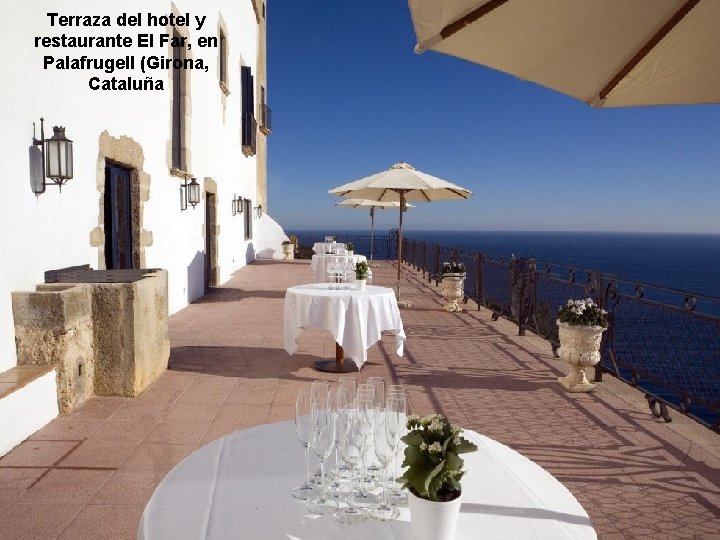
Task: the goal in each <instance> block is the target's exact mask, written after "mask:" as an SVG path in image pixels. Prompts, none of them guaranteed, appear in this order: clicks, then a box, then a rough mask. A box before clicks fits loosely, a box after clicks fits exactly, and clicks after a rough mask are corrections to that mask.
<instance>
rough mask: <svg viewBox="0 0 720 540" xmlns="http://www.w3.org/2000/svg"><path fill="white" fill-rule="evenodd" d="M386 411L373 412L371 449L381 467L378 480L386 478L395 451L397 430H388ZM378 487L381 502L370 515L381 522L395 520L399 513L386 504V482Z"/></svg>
mask: <svg viewBox="0 0 720 540" xmlns="http://www.w3.org/2000/svg"><path fill="white" fill-rule="evenodd" d="M386 411H387V409H379V410H377V411H376V412H375V415H376V418H375V426H374V429H373V448H374V449H375V456H376V457H377V458H378V461H379V462H380V465H382V469H381V476H380V478H387V470H388V465H390V462H391V461H392V460H393V458H394V457H395V450H396V449H397V444H396V443H395V440H396V439H395V435H396V434H397V430H393V429H389V427H388V422H387V420H386V418H385V417H386ZM391 414H392V411H391ZM380 485H381V488H382V501H381V502H380V504H379V505H378V506H377V507H375V508H373V509H372V511H371V512H370V515H371V516H372V517H374V518H375V519H379V520H381V521H387V520H390V519H395V518H396V517H398V515H399V514H400V512H399V511H398V509H397V508H396V507H394V506H390V505H389V504H388V502H387V485H386V482H381V483H380Z"/></svg>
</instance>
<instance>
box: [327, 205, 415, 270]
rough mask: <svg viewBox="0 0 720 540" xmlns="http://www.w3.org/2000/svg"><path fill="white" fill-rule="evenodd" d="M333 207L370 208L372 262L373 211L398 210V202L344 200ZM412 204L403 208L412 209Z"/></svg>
mask: <svg viewBox="0 0 720 540" xmlns="http://www.w3.org/2000/svg"><path fill="white" fill-rule="evenodd" d="M335 206H349V207H350V208H370V260H371V261H372V260H373V255H374V251H375V249H374V247H375V242H374V240H375V209H376V208H399V207H400V201H384V202H380V201H371V200H370V199H345V200H344V201H340V202H339V203H335ZM412 207H413V205H412V204H406V205H405V208H406V209H407V208H412Z"/></svg>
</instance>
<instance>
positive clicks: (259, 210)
mask: <svg viewBox="0 0 720 540" xmlns="http://www.w3.org/2000/svg"><path fill="white" fill-rule="evenodd" d="M254 210H255V213H256V215H257V217H258V219H260V218H261V217H262V213H263V207H262V204H258V205H257V206H256V207H255V208H254Z"/></svg>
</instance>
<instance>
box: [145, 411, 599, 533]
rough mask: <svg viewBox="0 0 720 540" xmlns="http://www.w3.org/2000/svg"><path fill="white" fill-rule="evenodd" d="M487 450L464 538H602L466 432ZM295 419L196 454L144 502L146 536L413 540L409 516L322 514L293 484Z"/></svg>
mask: <svg viewBox="0 0 720 540" xmlns="http://www.w3.org/2000/svg"><path fill="white" fill-rule="evenodd" d="M463 435H464V436H465V437H466V438H467V439H469V440H470V441H472V442H474V443H475V444H477V445H478V451H477V452H472V453H470V454H463V458H464V459H465V469H466V470H467V474H466V475H465V477H464V478H463V480H462V486H463V495H462V497H463V498H462V506H461V507H460V516H459V519H458V526H457V533H456V535H455V539H456V540H476V539H478V538H492V539H493V540H504V539H510V540H523V539H530V538H532V539H534V540H563V539H588V540H593V539H595V538H597V536H596V534H595V531H594V529H593V527H592V524H591V523H590V518H589V517H588V515H587V513H586V512H585V510H584V509H583V507H582V506H581V505H580V503H579V502H578V501H577V500H576V499H575V497H574V496H573V495H572V493H570V492H569V491H568V490H567V488H565V486H563V485H562V484H561V483H560V482H558V481H557V480H556V479H555V478H554V477H553V476H552V475H551V474H550V473H548V472H547V471H546V470H544V469H543V468H542V467H540V466H539V465H537V464H536V463H534V462H533V461H530V460H529V459H528V458H526V457H524V456H522V455H521V454H518V453H517V452H515V451H514V450H512V449H510V448H508V447H507V446H504V445H502V444H500V443H498V442H497V441H494V440H493V439H490V438H488V437H485V436H483V435H480V434H478V433H476V432H474V431H470V430H465V431H464V434H463ZM303 463H304V459H303V451H302V448H301V445H300V443H299V442H298V441H297V439H296V437H295V429H294V423H293V422H292V421H289V422H280V423H277V424H266V425H262V426H257V427H254V428H251V429H245V430H242V431H236V432H235V433H231V434H230V435H226V436H225V437H222V438H221V439H218V440H216V441H214V442H212V443H210V444H208V445H207V446H205V447H203V448H201V449H200V450H198V451H196V452H195V453H193V454H192V455H190V456H189V457H188V458H187V459H185V461H183V462H182V463H180V464H179V465H177V466H176V467H175V468H174V469H173V470H172V471H170V473H169V474H168V475H167V476H166V477H165V478H164V479H163V480H162V482H160V485H159V486H158V487H157V489H156V490H155V493H154V494H153V496H152V498H151V499H150V501H149V502H148V504H147V506H146V507H145V511H144V513H143V516H142V519H141V521H140V526H139V529H138V540H165V539H167V540H225V539H228V538H243V539H247V540H275V539H278V540H279V539H283V540H287V539H293V540H311V539H312V540H325V539H327V540H335V539H338V538H342V539H343V540H360V539H367V540H405V539H409V538H410V512H409V510H408V508H407V507H401V508H400V516H399V518H398V519H397V520H395V521H388V522H381V521H375V520H368V521H366V522H365V523H362V524H359V525H343V524H341V523H339V522H338V521H336V520H335V518H333V517H332V516H314V515H311V514H310V513H309V512H308V511H307V510H306V508H305V504H304V503H302V502H300V501H297V500H295V499H293V498H292V496H291V495H290V490H291V489H292V487H293V486H295V485H297V484H299V483H300V482H302V478H303V467H304V465H303Z"/></svg>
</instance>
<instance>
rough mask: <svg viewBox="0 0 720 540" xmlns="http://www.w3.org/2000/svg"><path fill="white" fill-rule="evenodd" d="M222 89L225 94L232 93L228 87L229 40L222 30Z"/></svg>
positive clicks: (220, 51)
mask: <svg viewBox="0 0 720 540" xmlns="http://www.w3.org/2000/svg"><path fill="white" fill-rule="evenodd" d="M219 54H220V88H222V91H223V92H225V94H229V93H230V87H229V85H228V76H227V65H228V57H227V38H226V36H225V32H223V31H222V30H220V50H219Z"/></svg>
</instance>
